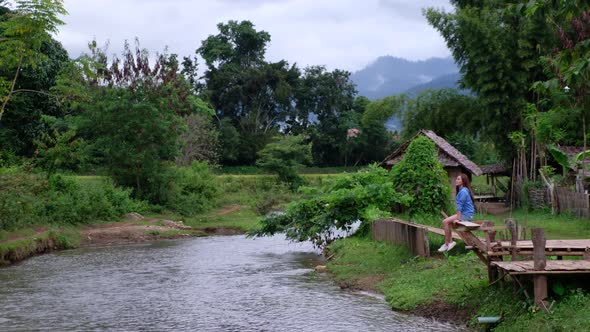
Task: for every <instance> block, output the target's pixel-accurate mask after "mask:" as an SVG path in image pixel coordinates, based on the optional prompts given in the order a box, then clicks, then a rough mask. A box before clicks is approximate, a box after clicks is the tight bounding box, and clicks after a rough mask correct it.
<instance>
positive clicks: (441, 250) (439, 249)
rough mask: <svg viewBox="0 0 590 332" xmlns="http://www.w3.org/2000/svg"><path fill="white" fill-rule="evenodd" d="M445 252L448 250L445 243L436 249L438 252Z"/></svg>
mask: <svg viewBox="0 0 590 332" xmlns="http://www.w3.org/2000/svg"><path fill="white" fill-rule="evenodd" d="M447 250H449V246H448V245H447V244H446V243H445V244H443V245H442V246H440V248H438V252H445V251H447Z"/></svg>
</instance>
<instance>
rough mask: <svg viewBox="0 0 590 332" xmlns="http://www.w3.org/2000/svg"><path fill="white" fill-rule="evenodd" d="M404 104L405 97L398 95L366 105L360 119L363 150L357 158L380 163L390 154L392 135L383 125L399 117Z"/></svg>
mask: <svg viewBox="0 0 590 332" xmlns="http://www.w3.org/2000/svg"><path fill="white" fill-rule="evenodd" d="M406 103H407V98H406V96H404V95H399V96H389V97H385V98H383V99H379V100H375V101H373V102H371V103H370V104H368V105H367V107H366V109H365V112H364V113H363V116H362V119H361V129H362V131H363V134H362V136H361V138H362V139H363V142H364V144H363V145H364V148H363V151H362V152H360V155H359V157H361V156H362V157H363V158H364V159H365V160H366V161H367V162H381V161H382V160H383V159H384V158H385V157H386V156H387V154H388V153H391V152H392V151H391V150H390V149H391V144H392V141H393V135H392V133H391V132H389V130H388V129H387V128H386V127H385V124H386V122H387V121H388V120H389V119H391V118H392V117H393V116H400V115H401V113H402V111H403V109H404V108H405V105H406Z"/></svg>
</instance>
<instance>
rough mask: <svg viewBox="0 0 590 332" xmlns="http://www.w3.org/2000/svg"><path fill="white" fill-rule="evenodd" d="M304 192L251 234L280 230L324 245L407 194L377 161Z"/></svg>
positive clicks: (384, 211) (379, 214)
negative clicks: (374, 163) (397, 187)
mask: <svg viewBox="0 0 590 332" xmlns="http://www.w3.org/2000/svg"><path fill="white" fill-rule="evenodd" d="M305 192H306V195H305V197H304V198H302V199H300V200H297V201H295V202H293V203H291V204H289V206H288V207H287V208H286V210H285V213H282V214H274V215H271V216H269V217H267V218H265V219H263V220H262V221H261V224H262V226H261V227H260V228H259V229H257V230H254V231H252V232H251V235H254V236H270V235H274V234H276V233H280V232H284V233H285V235H286V237H287V239H290V240H293V241H311V242H312V243H313V244H314V245H316V246H318V247H324V246H326V245H327V244H329V243H331V242H332V241H334V240H335V239H337V238H340V237H343V236H345V234H347V233H350V232H351V230H352V229H353V225H354V224H356V223H358V222H359V221H360V223H361V225H360V227H359V229H358V231H367V229H369V227H370V225H371V222H373V221H374V220H376V219H377V218H383V217H386V216H388V215H389V214H390V211H391V210H392V208H393V207H395V206H397V205H407V204H408V202H409V201H410V197H409V195H407V194H404V193H400V192H397V191H396V190H395V188H394V185H393V183H392V182H391V180H390V178H389V174H388V172H387V170H385V169H384V168H382V167H379V166H377V165H371V166H369V167H368V168H367V169H365V170H363V171H359V172H357V173H352V174H346V175H343V176H338V177H335V178H333V179H328V180H327V181H326V183H325V184H324V185H323V186H321V187H319V188H318V187H314V188H306V189H305Z"/></svg>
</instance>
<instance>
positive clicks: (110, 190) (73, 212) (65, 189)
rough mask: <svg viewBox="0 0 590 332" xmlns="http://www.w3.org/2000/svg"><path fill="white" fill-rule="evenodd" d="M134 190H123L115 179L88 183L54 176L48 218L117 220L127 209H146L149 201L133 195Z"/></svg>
mask: <svg viewBox="0 0 590 332" xmlns="http://www.w3.org/2000/svg"><path fill="white" fill-rule="evenodd" d="M130 195H131V189H121V188H117V187H115V186H114V185H113V183H112V182H111V181H102V182H99V183H86V184H85V185H84V186H82V185H81V184H80V183H79V182H78V181H76V180H75V179H74V178H69V177H65V176H62V175H54V176H52V177H51V178H50V179H49V188H48V192H47V196H48V197H47V198H48V199H47V201H46V202H45V207H44V212H45V217H46V219H47V220H48V221H50V222H53V221H57V222H62V223H67V224H80V223H89V222H92V221H96V220H115V219H116V218H118V217H119V216H121V215H123V214H124V213H127V212H143V211H145V210H147V204H146V203H144V202H141V201H135V200H132V199H131V198H130Z"/></svg>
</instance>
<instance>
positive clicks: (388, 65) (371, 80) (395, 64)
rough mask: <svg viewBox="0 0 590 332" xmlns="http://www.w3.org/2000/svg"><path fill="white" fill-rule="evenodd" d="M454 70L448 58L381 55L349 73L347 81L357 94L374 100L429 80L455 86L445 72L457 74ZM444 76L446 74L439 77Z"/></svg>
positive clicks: (451, 60) (440, 84) (446, 85)
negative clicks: (365, 65)
mask: <svg viewBox="0 0 590 332" xmlns="http://www.w3.org/2000/svg"><path fill="white" fill-rule="evenodd" d="M458 72H459V70H458V69H457V66H456V65H455V62H454V61H453V59H452V58H450V57H449V58H430V59H428V60H422V61H409V60H406V59H402V58H396V57H392V56H382V57H379V58H377V60H375V61H374V62H373V63H371V64H369V65H368V66H367V67H365V68H363V69H361V70H359V71H357V72H355V73H353V74H352V75H351V80H352V81H353V82H354V83H355V84H356V86H357V90H358V94H359V95H360V96H365V97H367V98H369V99H371V100H375V99H380V98H384V97H387V96H391V95H395V94H399V93H403V92H406V91H408V90H412V91H413V92H415V91H419V90H420V88H419V86H422V85H426V84H429V83H430V84H433V88H434V86H438V87H439V88H444V87H456V81H455V83H453V79H454V77H452V76H449V75H453V74H455V75H458ZM445 76H449V77H448V78H446V79H443V77H445ZM439 80H440V81H439Z"/></svg>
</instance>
